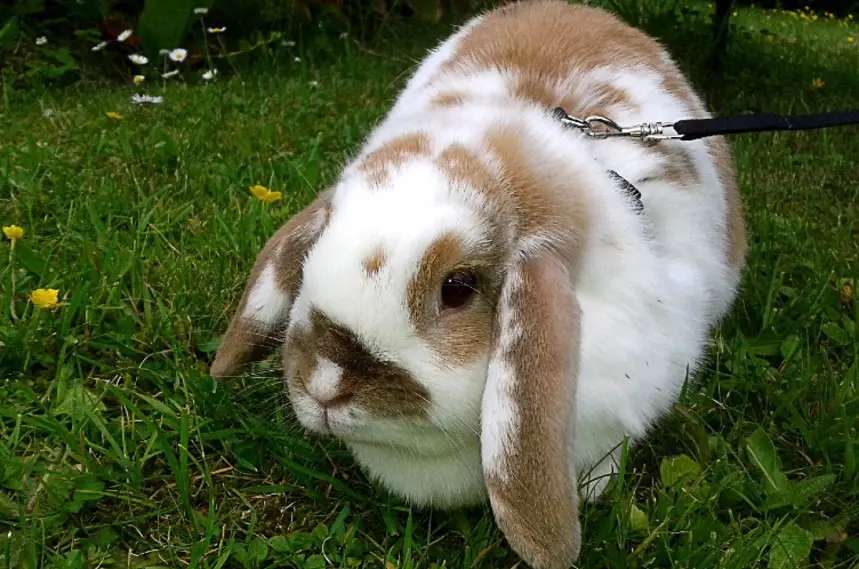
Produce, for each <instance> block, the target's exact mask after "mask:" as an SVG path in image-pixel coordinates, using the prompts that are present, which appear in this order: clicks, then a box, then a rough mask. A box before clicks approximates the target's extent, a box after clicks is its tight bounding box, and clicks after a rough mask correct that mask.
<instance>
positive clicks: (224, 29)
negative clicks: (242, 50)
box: [206, 26, 227, 34]
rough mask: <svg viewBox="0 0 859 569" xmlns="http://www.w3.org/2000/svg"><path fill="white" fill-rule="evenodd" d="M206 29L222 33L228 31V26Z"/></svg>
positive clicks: (212, 32)
mask: <svg viewBox="0 0 859 569" xmlns="http://www.w3.org/2000/svg"><path fill="white" fill-rule="evenodd" d="M206 31H207V32H209V33H210V34H222V33H224V32H225V31H227V26H224V27H222V28H206Z"/></svg>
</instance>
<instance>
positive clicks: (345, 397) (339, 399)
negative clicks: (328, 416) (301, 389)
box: [311, 393, 352, 410]
mask: <svg viewBox="0 0 859 569" xmlns="http://www.w3.org/2000/svg"><path fill="white" fill-rule="evenodd" d="M311 397H313V400H314V401H316V404H317V405H319V406H320V407H322V408H323V409H325V410H327V409H331V408H333V407H340V406H342V405H346V404H347V403H349V400H350V399H352V396H351V395H349V394H348V393H338V394H337V395H334V396H331V397H317V396H314V395H311Z"/></svg>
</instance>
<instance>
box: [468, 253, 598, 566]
mask: <svg viewBox="0 0 859 569" xmlns="http://www.w3.org/2000/svg"><path fill="white" fill-rule="evenodd" d="M580 329H581V309H580V307H579V303H578V299H577V298H576V295H575V293H574V291H573V288H572V285H571V282H570V272H569V271H568V269H567V267H566V266H565V264H564V262H563V261H562V260H561V259H560V258H559V257H558V256H556V255H555V254H554V253H552V252H550V251H539V252H536V253H533V254H531V255H523V256H522V258H520V259H519V260H518V261H516V262H514V263H513V265H512V266H511V267H510V268H509V271H508V274H507V276H506V278H505V281H504V286H503V287H502V291H501V297H500V299H499V302H498V308H497V311H496V327H495V331H494V340H493V346H492V350H493V352H492V356H491V359H490V363H489V368H488V374H487V378H486V388H485V390H484V393H483V406H482V411H481V432H480V438H481V451H482V458H483V472H484V476H485V478H486V485H487V489H488V490H489V501H490V504H491V505H492V512H493V513H494V515H495V520H496V522H497V523H498V527H499V528H500V529H501V531H502V532H503V533H504V536H505V537H506V538H507V542H508V543H509V544H510V546H511V548H512V549H513V550H514V551H515V552H516V553H518V554H519V556H520V557H521V558H522V559H523V560H524V561H525V563H527V564H528V565H529V566H530V567H532V568H533V569H567V568H568V567H570V565H571V564H572V563H573V561H575V559H576V558H577V557H578V554H579V548H580V544H581V537H580V529H579V520H578V494H577V484H576V477H575V472H574V471H573V468H572V464H571V457H572V452H573V436H574V429H573V425H574V423H575V398H576V386H577V383H578V366H579V357H580V356H579V349H580V345H579V344H580V334H581V330H580Z"/></svg>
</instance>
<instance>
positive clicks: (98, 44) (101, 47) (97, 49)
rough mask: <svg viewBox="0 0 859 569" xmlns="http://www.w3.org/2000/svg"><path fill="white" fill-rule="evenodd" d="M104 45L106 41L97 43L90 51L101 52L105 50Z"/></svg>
mask: <svg viewBox="0 0 859 569" xmlns="http://www.w3.org/2000/svg"><path fill="white" fill-rule="evenodd" d="M106 45H107V42H106V41H102V42H98V43H97V44H96V45H94V46H93V48H92V51H101V50H103V49H104V48H105V46H106Z"/></svg>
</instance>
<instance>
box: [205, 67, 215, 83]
mask: <svg viewBox="0 0 859 569" xmlns="http://www.w3.org/2000/svg"><path fill="white" fill-rule="evenodd" d="M217 74H218V70H217V69H210V70H209V71H206V72H205V73H203V79H205V80H206V81H211V80H212V79H214V78H215V75H217Z"/></svg>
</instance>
